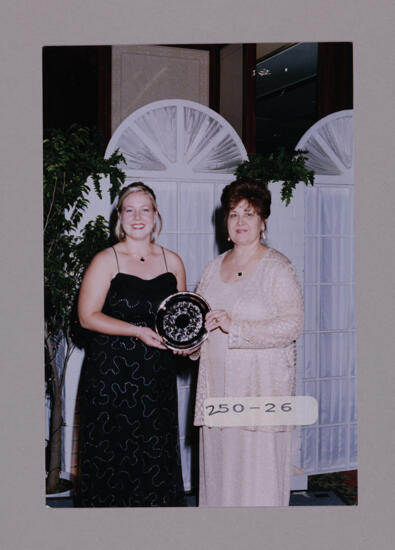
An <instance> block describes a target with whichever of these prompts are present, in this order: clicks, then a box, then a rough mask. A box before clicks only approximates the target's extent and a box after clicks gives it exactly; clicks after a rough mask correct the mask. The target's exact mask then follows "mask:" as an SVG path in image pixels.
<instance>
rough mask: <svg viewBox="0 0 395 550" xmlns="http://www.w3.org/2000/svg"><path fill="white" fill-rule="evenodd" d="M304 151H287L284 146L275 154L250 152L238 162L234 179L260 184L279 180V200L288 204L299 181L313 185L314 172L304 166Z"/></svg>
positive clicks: (305, 158)
mask: <svg viewBox="0 0 395 550" xmlns="http://www.w3.org/2000/svg"><path fill="white" fill-rule="evenodd" d="M306 153H307V151H303V150H301V149H297V150H296V151H293V152H291V153H288V152H287V151H286V150H285V149H284V148H281V149H280V150H279V152H278V153H277V154H274V153H270V154H269V155H261V154H257V153H250V154H249V155H248V160H246V161H244V162H242V163H241V164H239V166H238V167H237V169H236V171H235V172H234V174H235V176H236V179H243V180H249V181H255V182H258V183H262V185H267V184H268V183H270V182H281V183H282V187H281V200H282V201H283V202H285V204H286V206H288V205H289V203H290V202H291V198H292V195H293V190H294V189H295V187H296V185H297V184H298V183H299V182H302V181H303V182H304V183H305V184H306V185H314V172H313V171H312V170H308V168H306V160H307V157H306Z"/></svg>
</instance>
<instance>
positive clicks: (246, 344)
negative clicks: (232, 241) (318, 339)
mask: <svg viewBox="0 0 395 550" xmlns="http://www.w3.org/2000/svg"><path fill="white" fill-rule="evenodd" d="M272 292H273V302H274V306H275V309H276V316H275V317H273V318H272V319H265V320H262V321H259V320H258V321H257V320H246V321H242V320H241V321H233V322H232V324H231V327H230V331H229V339H228V345H229V348H239V349H243V348H255V349H259V348H262V349H263V348H282V347H286V346H288V345H290V344H291V343H292V342H293V341H294V340H296V338H297V337H298V336H299V335H300V333H301V331H302V328H303V299H302V290H301V288H300V285H299V282H298V280H297V277H296V272H295V268H294V267H293V266H292V265H290V264H289V265H286V266H284V265H282V266H281V269H279V272H278V274H276V278H275V282H274V284H273V290H272Z"/></svg>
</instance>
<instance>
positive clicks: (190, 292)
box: [158, 290, 211, 311]
mask: <svg viewBox="0 0 395 550" xmlns="http://www.w3.org/2000/svg"><path fill="white" fill-rule="evenodd" d="M180 294H186V295H187V296H195V297H196V298H199V299H200V300H202V302H204V303H205V304H206V306H207V309H208V311H211V307H210V305H209V303H208V302H207V300H205V299H204V298H203V296H202V295H201V294H198V293H197V292H192V290H180V291H179V292H174V294H170V296H167V297H166V298H165V299H164V300H162V301H161V303H160V304H159V306H158V311H159V310H160V309H163V308H164V307H165V305H166V302H167V301H169V300H171V298H174V296H179V295H180Z"/></svg>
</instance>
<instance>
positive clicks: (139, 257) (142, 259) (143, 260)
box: [130, 252, 149, 262]
mask: <svg viewBox="0 0 395 550" xmlns="http://www.w3.org/2000/svg"><path fill="white" fill-rule="evenodd" d="M130 254H131V255H132V256H134V257H135V258H137V259H138V260H140V262H145V260H146V258H144V256H140V255H139V254H133V252H130ZM148 254H149V253H148ZM148 254H147V255H146V257H147V256H148Z"/></svg>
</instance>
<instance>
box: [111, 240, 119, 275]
mask: <svg viewBox="0 0 395 550" xmlns="http://www.w3.org/2000/svg"><path fill="white" fill-rule="evenodd" d="M111 248H112V249H113V250H114V254H115V259H116V260H117V267H118V273H119V271H120V270H119V263H118V255H117V253H116V250H115V248H114V247H113V246H112V247H111Z"/></svg>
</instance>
